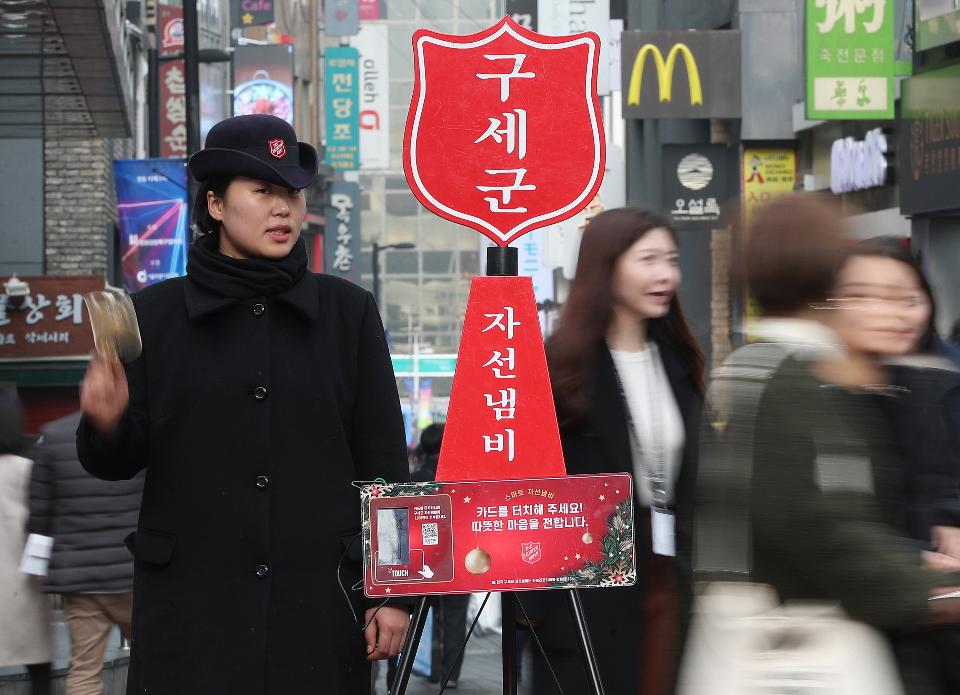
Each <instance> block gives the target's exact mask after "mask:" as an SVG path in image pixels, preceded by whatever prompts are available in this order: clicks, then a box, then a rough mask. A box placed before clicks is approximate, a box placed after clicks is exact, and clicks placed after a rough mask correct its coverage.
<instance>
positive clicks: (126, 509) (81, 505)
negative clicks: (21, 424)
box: [29, 412, 143, 695]
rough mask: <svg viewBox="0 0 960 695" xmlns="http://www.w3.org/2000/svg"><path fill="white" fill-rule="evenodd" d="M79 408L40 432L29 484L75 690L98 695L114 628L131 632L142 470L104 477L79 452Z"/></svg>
mask: <svg viewBox="0 0 960 695" xmlns="http://www.w3.org/2000/svg"><path fill="white" fill-rule="evenodd" d="M79 424H80V413H79V412H76V413H73V414H72V415H68V416H66V417H64V418H61V419H59V420H55V421H53V422H51V423H49V424H48V425H46V426H45V427H44V428H43V429H42V436H41V438H40V441H39V442H38V443H37V446H36V448H35V449H34V452H35V459H36V463H35V464H34V467H33V473H32V476H31V482H30V526H29V529H30V533H32V534H36V535H39V536H45V537H48V538H50V539H51V542H52V545H53V550H52V554H51V556H50V564H49V567H48V569H47V575H46V579H45V580H44V584H43V588H44V591H46V592H47V593H56V594H63V602H64V609H65V612H66V618H67V628H68V630H69V632H70V668H69V671H68V673H67V692H68V694H69V695H100V693H101V692H103V682H102V679H101V670H102V668H103V655H104V651H105V650H106V647H107V641H108V638H109V636H110V632H111V630H112V628H113V626H114V625H116V626H117V627H119V628H120V632H121V633H122V634H123V636H124V637H127V638H129V637H130V611H131V607H132V602H133V593H132V592H133V556H132V555H131V554H130V551H129V550H127V548H126V546H125V544H124V539H125V538H126V537H127V536H128V535H130V534H131V533H132V532H133V531H134V530H135V529H136V527H137V515H138V513H139V511H140V496H141V493H142V490H143V474H140V475H137V476H136V477H134V478H132V479H131V480H120V481H106V480H99V479H97V478H94V477H93V476H91V475H90V474H89V473H87V472H86V471H85V470H84V469H83V466H82V465H81V464H80V460H79V458H78V456H77V445H76V431H77V427H78V426H79Z"/></svg>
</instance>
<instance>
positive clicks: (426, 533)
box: [423, 524, 440, 545]
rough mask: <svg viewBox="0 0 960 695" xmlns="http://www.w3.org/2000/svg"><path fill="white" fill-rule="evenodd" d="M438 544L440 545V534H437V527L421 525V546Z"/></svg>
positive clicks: (434, 525)
mask: <svg viewBox="0 0 960 695" xmlns="http://www.w3.org/2000/svg"><path fill="white" fill-rule="evenodd" d="M438 543H440V534H438V533H437V525H436V524H424V525H423V544H424V545H437V544H438Z"/></svg>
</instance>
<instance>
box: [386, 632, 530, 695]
mask: <svg viewBox="0 0 960 695" xmlns="http://www.w3.org/2000/svg"><path fill="white" fill-rule="evenodd" d="M386 671H387V669H386V666H382V667H381V668H380V672H379V674H378V677H377V680H376V693H375V695H387V692H388V691H387V680H386V678H387V677H386ZM502 673H503V669H502V666H501V659H500V633H499V632H494V631H488V632H486V633H485V634H481V635H478V634H477V633H474V635H473V636H472V637H471V638H470V641H469V642H468V643H467V651H466V655H465V656H464V659H463V668H462V669H461V672H460V680H459V681H458V683H457V686H458V687H457V689H456V690H451V689H449V688H447V689H446V690H445V691H444V695H500V693H502V692H503V679H502V677H501V674H502ZM530 674H531V666H530V648H529V645H528V646H527V649H526V650H525V651H524V655H523V669H522V675H523V678H522V680H521V682H520V691H519V692H520V695H529V693H530ZM439 693H440V684H439V683H430V682H429V681H428V680H427V679H426V678H423V677H421V676H417V675H412V676H410V682H409V683H408V684H407V691H406V695H439Z"/></svg>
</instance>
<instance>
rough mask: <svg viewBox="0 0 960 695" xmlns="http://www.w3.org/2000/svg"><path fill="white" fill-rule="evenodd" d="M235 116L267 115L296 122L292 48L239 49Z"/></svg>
mask: <svg viewBox="0 0 960 695" xmlns="http://www.w3.org/2000/svg"><path fill="white" fill-rule="evenodd" d="M233 84H234V88H233V115H234V116H246V115H248V114H251V113H266V114H270V115H271V116H276V117H277V118H282V119H283V120H285V121H286V122H287V123H293V46H290V45H272V46H238V47H237V48H236V49H235V52H234V54H233Z"/></svg>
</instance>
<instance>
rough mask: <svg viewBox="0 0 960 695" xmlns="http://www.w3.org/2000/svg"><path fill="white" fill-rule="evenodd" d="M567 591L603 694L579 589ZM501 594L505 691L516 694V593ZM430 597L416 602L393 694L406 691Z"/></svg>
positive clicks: (594, 685) (593, 678)
mask: <svg viewBox="0 0 960 695" xmlns="http://www.w3.org/2000/svg"><path fill="white" fill-rule="evenodd" d="M566 591H567V596H568V598H569V600H570V611H571V613H572V615H573V622H574V625H575V626H576V629H577V637H578V638H579V639H578V641H579V644H580V655H581V657H582V658H583V662H584V664H585V665H586V667H587V674H588V675H589V678H590V686H591V690H592V693H593V695H604V690H603V683H602V682H601V680H600V669H599V668H598V666H597V657H596V655H595V654H594V651H593V643H592V642H591V641H590V631H589V630H588V628H587V620H586V617H585V616H584V614H583V605H582V604H581V603H580V593H579V590H578V589H567V590H566ZM500 596H501V611H502V615H503V621H502V622H503V624H502V628H501V629H502V633H501V634H502V639H503V641H502V645H503V646H502V652H503V695H517V694H518V693H519V687H520V684H519V683H518V678H517V674H518V673H519V669H518V668H517V658H518V655H517V605H518V604H517V597H516V596H515V595H514V594H513V592H505V593H503V594H501V595H500ZM428 600H429V599H428V597H426V596H423V597H421V598H420V600H419V601H418V602H417V608H416V610H415V611H414V613H413V619H412V621H411V623H410V630H409V631H408V632H407V638H406V640H405V641H404V643H403V651H401V652H400V663H399V665H398V667H397V673H396V675H395V676H394V680H393V686H392V687H391V688H390V695H403V694H404V693H406V691H407V683H408V682H409V681H410V672H411V671H412V669H413V659H414V656H415V655H416V652H417V645H418V644H420V636H421V635H422V634H423V628H424V625H426V622H427V611H428V608H429V606H428Z"/></svg>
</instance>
